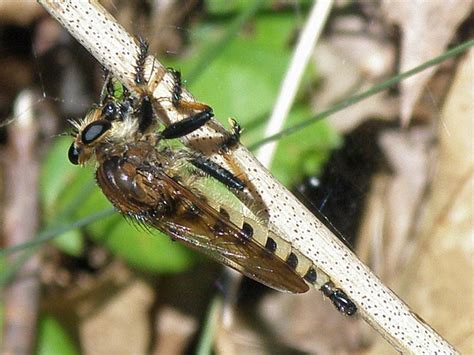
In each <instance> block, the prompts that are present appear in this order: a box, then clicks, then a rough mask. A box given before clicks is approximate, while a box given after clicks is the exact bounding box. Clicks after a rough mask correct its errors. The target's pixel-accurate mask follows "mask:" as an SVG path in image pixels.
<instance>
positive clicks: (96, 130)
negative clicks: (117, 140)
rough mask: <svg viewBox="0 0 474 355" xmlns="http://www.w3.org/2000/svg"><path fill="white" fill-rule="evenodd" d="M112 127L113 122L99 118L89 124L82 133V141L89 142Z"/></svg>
mask: <svg viewBox="0 0 474 355" xmlns="http://www.w3.org/2000/svg"><path fill="white" fill-rule="evenodd" d="M110 128H112V123H110V121H107V120H98V121H95V122H92V123H91V124H89V125H88V126H87V127H86V128H84V130H83V131H82V133H81V139H82V143H84V144H89V143H92V142H93V141H95V140H97V139H98V138H99V137H100V136H102V135H103V134H104V133H105V132H106V131H107V130H109V129H110Z"/></svg>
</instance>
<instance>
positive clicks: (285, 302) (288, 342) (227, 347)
mask: <svg viewBox="0 0 474 355" xmlns="http://www.w3.org/2000/svg"><path fill="white" fill-rule="evenodd" d="M253 307H254V308H252V309H251V310H249V309H242V308H239V310H240V313H239V314H235V317H233V322H232V324H230V325H229V326H224V325H222V326H221V327H219V331H218V334H217V336H216V338H217V340H216V343H217V348H218V349H219V353H220V354H226V355H227V354H241V353H245V354H287V353H299V352H303V353H311V354H315V353H317V354H333V353H343V352H346V351H352V352H355V351H360V349H361V348H362V347H363V345H364V344H363V339H364V336H363V335H362V332H363V330H362V328H361V325H362V326H363V324H362V322H361V321H358V320H357V319H356V318H354V319H349V318H347V317H344V316H342V315H341V314H339V313H337V311H336V310H335V309H334V308H333V306H332V304H331V303H330V301H329V300H327V299H324V298H323V297H322V295H321V294H320V293H319V292H317V291H312V292H307V293H305V294H301V295H291V294H284V293H279V292H270V293H268V294H267V295H266V296H265V297H263V298H262V299H261V301H260V302H258V303H257V304H254V305H253Z"/></svg>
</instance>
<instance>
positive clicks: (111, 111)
mask: <svg viewBox="0 0 474 355" xmlns="http://www.w3.org/2000/svg"><path fill="white" fill-rule="evenodd" d="M117 113H118V109H117V105H116V104H115V103H114V102H109V103H107V104H105V106H104V108H103V109H102V115H103V116H104V117H105V119H107V120H114V119H115V117H116V115H117Z"/></svg>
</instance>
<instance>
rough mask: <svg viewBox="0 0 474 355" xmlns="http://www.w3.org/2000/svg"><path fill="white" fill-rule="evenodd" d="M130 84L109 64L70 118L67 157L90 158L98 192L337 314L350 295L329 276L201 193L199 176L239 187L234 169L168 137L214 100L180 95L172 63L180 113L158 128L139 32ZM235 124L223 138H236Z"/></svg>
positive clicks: (251, 220) (180, 132)
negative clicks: (91, 102)
mask: <svg viewBox="0 0 474 355" xmlns="http://www.w3.org/2000/svg"><path fill="white" fill-rule="evenodd" d="M139 44H140V53H139V55H138V56H137V64H136V73H135V84H136V88H134V89H136V90H134V92H133V93H132V92H131V91H129V90H127V89H126V88H125V87H124V86H123V85H122V84H121V83H120V82H119V81H118V80H117V79H116V78H114V77H113V76H112V75H111V74H110V73H109V74H108V75H107V77H106V83H105V85H104V89H103V90H102V94H101V100H100V103H99V104H98V105H97V106H94V107H92V108H91V109H90V111H89V112H88V113H87V115H86V116H85V118H84V119H83V120H81V121H80V122H76V123H73V125H74V127H75V131H76V132H75V140H74V142H73V143H72V145H71V147H70V149H69V152H68V156H69V160H70V161H71V163H73V164H76V165H77V164H80V165H83V164H85V163H88V162H91V161H95V162H96V163H97V170H96V180H97V184H98V185H99V187H100V188H101V189H102V192H103V193H104V195H105V196H106V197H107V198H108V199H109V200H110V202H111V203H112V204H113V205H114V206H115V208H116V209H117V210H118V211H119V212H120V213H121V214H123V215H124V216H126V217H129V218H130V219H132V220H134V221H137V222H138V223H140V224H143V225H145V226H147V227H153V228H156V229H158V230H160V231H162V232H164V233H165V234H167V235H168V236H170V237H171V238H172V239H173V240H177V241H179V242H181V243H183V244H185V245H187V246H189V247H191V248H193V249H196V250H198V251H200V252H203V253H204V254H206V255H208V256H210V257H211V258H213V259H215V260H217V261H218V262H220V263H222V264H225V265H227V266H230V267H231V268H234V269H236V270H238V271H240V272H241V273H243V274H244V275H246V276H248V277H250V278H252V279H254V280H256V281H259V282H261V283H263V284H265V285H267V286H269V287H271V288H274V289H277V290H280V291H286V292H292V293H302V292H306V291H308V290H309V287H310V286H313V287H316V288H318V289H320V290H321V291H322V292H323V294H324V295H325V296H327V297H328V298H329V299H330V300H331V301H332V302H333V304H334V305H335V306H336V308H337V309H338V310H339V311H340V312H341V313H343V314H346V315H352V314H354V313H355V312H356V310H357V308H356V306H355V304H354V303H353V302H352V301H351V300H350V299H349V298H348V296H347V295H346V294H345V293H344V292H343V291H342V290H340V289H338V288H337V287H335V285H334V284H333V282H332V281H331V280H330V278H329V277H328V276H327V275H326V274H325V273H324V272H322V271H320V270H319V269H317V268H316V267H315V266H314V265H313V264H312V262H311V261H310V260H309V259H308V258H307V257H305V256H304V255H302V254H301V253H300V252H299V251H298V250H296V249H294V248H292V246H291V245H290V243H288V242H287V241H285V240H283V239H282V238H280V237H278V235H276V234H275V233H274V232H272V231H271V230H270V229H269V228H268V227H266V226H265V224H264V223H263V222H261V221H259V219H258V218H257V217H255V216H253V215H252V214H251V213H249V211H247V212H245V213H243V212H241V211H238V209H236V208H234V207H232V206H230V205H229V204H228V203H227V202H226V201H222V199H217V198H214V197H212V196H211V195H210V194H207V193H205V192H203V191H204V190H203V185H204V182H205V181H206V180H209V179H213V180H215V181H217V183H220V184H222V185H224V186H225V187H226V188H227V190H229V193H230V194H231V195H232V192H237V191H241V190H244V189H245V188H246V186H245V183H244V181H243V180H241V179H240V178H239V177H237V176H236V174H234V173H232V172H231V171H229V170H227V169H226V168H224V167H222V166H220V165H218V164H217V163H215V162H213V161H211V160H210V159H208V158H207V157H206V156H204V155H203V154H201V153H196V152H194V151H190V150H188V149H187V148H184V147H176V145H175V146H173V145H172V144H169V142H170V140H173V139H176V138H181V137H184V136H186V135H188V134H189V133H191V132H193V131H195V130H196V129H198V128H200V127H201V126H203V125H204V124H206V122H208V121H209V120H210V119H211V118H212V117H213V112H212V109H211V108H210V107H209V106H207V105H205V104H202V103H199V102H194V101H186V100H184V99H183V98H182V97H181V91H182V86H181V77H180V74H179V72H175V71H172V73H173V76H174V79H175V80H174V81H175V83H174V87H173V90H172V93H171V99H170V100H171V103H172V104H173V106H174V107H175V108H176V109H177V110H180V112H186V113H189V115H187V116H186V118H185V119H183V120H181V121H179V122H176V123H173V124H170V125H168V126H167V127H166V128H164V129H160V127H161V126H160V123H159V120H158V118H160V114H161V115H162V114H163V113H162V112H160V111H159V110H158V109H156V105H155V102H154V98H153V97H152V95H151V93H150V92H149V89H148V87H147V84H148V83H147V81H146V80H145V78H144V63H145V59H146V57H147V55H148V53H147V48H148V46H147V44H146V43H145V42H144V41H143V40H139ZM240 131H241V129H240V126H238V125H237V124H236V123H234V127H233V132H232V133H229V134H228V137H226V138H225V139H224V143H223V146H225V147H226V148H230V147H231V146H232V145H234V144H236V143H237V142H238V138H239V135H240Z"/></svg>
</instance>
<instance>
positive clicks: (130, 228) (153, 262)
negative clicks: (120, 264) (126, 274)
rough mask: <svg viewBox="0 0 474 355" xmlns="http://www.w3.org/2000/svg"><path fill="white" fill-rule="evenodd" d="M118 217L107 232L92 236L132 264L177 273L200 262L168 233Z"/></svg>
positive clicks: (95, 224)
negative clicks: (146, 228)
mask: <svg viewBox="0 0 474 355" xmlns="http://www.w3.org/2000/svg"><path fill="white" fill-rule="evenodd" d="M114 217H119V218H113V222H112V223H109V230H108V231H107V232H106V233H94V234H93V237H92V238H93V239H94V240H96V241H97V242H100V243H102V244H103V245H105V246H106V247H107V249H109V250H110V251H111V252H112V253H114V254H115V255H117V256H119V257H121V258H123V259H124V260H125V261H126V262H127V263H128V264H129V265H131V266H133V267H135V268H137V269H140V270H144V271H149V272H159V273H170V272H173V273H174V272H182V271H185V270H186V269H188V268H189V267H190V266H191V265H193V264H194V262H195V261H196V256H195V254H194V253H193V252H192V251H191V250H190V249H188V248H186V247H185V246H183V245H181V244H178V243H176V242H172V241H171V239H170V238H169V237H168V236H166V235H164V234H162V233H159V232H158V231H155V230H153V231H151V230H150V231H147V230H145V228H144V227H141V226H139V225H131V224H130V223H128V222H127V221H126V220H125V219H124V218H123V217H120V216H114ZM111 220H112V218H111ZM97 225H98V223H94V225H91V226H90V228H88V230H91V231H93V230H94V229H96V228H94V227H95V226H97ZM101 227H103V224H102V226H101Z"/></svg>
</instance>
